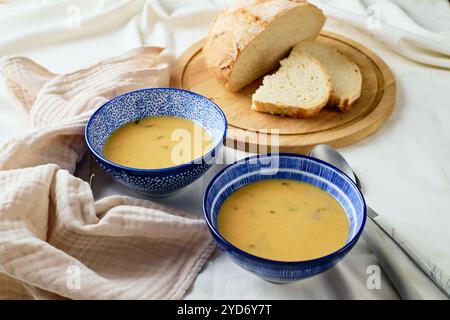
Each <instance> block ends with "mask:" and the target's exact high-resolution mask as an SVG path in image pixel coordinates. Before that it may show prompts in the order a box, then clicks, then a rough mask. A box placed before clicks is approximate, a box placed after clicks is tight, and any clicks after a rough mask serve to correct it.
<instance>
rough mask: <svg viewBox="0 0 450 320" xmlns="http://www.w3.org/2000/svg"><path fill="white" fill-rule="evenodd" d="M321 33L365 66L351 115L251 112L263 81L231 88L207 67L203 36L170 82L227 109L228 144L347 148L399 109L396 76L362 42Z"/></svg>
mask: <svg viewBox="0 0 450 320" xmlns="http://www.w3.org/2000/svg"><path fill="white" fill-rule="evenodd" d="M319 37H320V41H323V42H326V43H328V44H330V45H332V46H334V47H335V48H337V49H338V50H339V51H341V52H342V53H344V54H345V55H346V56H347V57H348V58H350V59H351V60H352V61H354V62H355V63H357V64H358V66H359V68H360V69H361V73H362V77H363V84H362V93H361V97H360V98H359V99H358V101H356V102H355V103H354V105H353V107H352V109H351V110H350V111H348V112H346V113H341V112H339V111H338V110H337V109H331V108H325V109H323V110H322V111H321V112H320V114H319V115H318V116H316V117H314V118H309V119H292V118H288V117H282V116H276V115H270V114H266V113H260V112H256V111H253V110H251V109H250V106H251V96H252V94H253V93H254V92H255V90H256V89H257V88H258V86H259V85H260V84H261V79H260V80H257V81H255V82H254V83H252V84H251V85H249V86H248V87H246V88H244V89H242V90H241V91H240V92H237V93H236V92H231V91H228V90H227V89H225V87H224V86H223V85H222V84H220V83H219V82H217V81H216V79H215V78H214V77H212V76H211V75H210V74H209V73H208V71H207V69H206V66H205V62H204V59H203V54H202V50H201V49H202V46H203V40H202V41H200V42H198V43H196V44H194V45H193V46H192V47H191V48H189V49H188V50H187V51H186V52H185V53H184V54H183V55H182V56H181V57H180V58H179V59H178V61H177V62H176V63H175V66H174V68H173V69H172V74H171V79H170V86H171V87H176V88H181V89H185V90H190V91H194V92H197V93H199V94H201V95H204V96H205V97H207V98H209V99H211V100H213V101H214V102H215V103H217V105H219V106H220V107H221V108H222V110H223V111H224V112H225V114H226V117H227V120H228V135H227V141H226V144H227V146H230V147H234V148H237V149H240V150H244V151H249V152H255V153H256V152H259V153H265V152H278V151H280V152H297V153H307V152H309V150H310V149H311V148H312V147H314V146H315V145H316V144H320V143H326V144H329V145H331V146H333V147H342V146H345V145H348V144H351V143H353V142H355V141H358V140H360V139H362V138H364V137H367V136H368V135H369V134H371V133H373V132H374V131H375V130H377V129H378V128H379V127H380V126H381V125H382V124H383V122H384V121H385V120H386V119H387V117H388V116H389V114H390V113H391V111H392V109H393V108H394V103H395V96H396V84H395V79H394V76H393V75H392V72H391V70H390V69H389V68H388V66H387V65H386V64H385V63H384V62H383V61H382V60H381V59H380V58H379V57H378V56H377V55H376V54H375V53H373V52H372V51H370V50H369V49H367V48H366V47H364V46H362V45H361V44H359V43H357V42H354V41H352V40H350V39H347V38H344V37H342V36H340V35H337V34H334V33H330V32H322V33H321V35H320V36H319Z"/></svg>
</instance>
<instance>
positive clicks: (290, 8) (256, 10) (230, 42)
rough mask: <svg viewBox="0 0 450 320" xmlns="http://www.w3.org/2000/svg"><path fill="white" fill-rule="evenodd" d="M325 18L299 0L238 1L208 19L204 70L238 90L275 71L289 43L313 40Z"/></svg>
mask: <svg viewBox="0 0 450 320" xmlns="http://www.w3.org/2000/svg"><path fill="white" fill-rule="evenodd" d="M324 23H325V16H324V15H323V13H322V11H321V10H320V9H318V8H317V7H315V6H313V5H311V4H309V3H308V2H307V1H304V0H241V1H239V2H238V3H237V5H234V6H233V7H231V8H229V9H228V10H226V11H224V12H223V13H222V14H220V15H219V16H218V17H217V18H216V19H215V20H214V21H213V22H212V24H211V26H210V28H209V32H208V36H207V38H206V42H205V44H204V47H203V56H204V58H205V63H206V66H207V68H208V70H209V71H210V72H211V73H212V74H213V75H214V76H215V78H216V79H217V80H218V81H219V82H221V83H223V84H224V85H225V87H226V88H228V89H229V90H231V91H239V90H241V89H242V88H243V87H245V86H247V85H249V84H250V83H252V82H253V81H255V80H256V79H258V78H260V77H262V76H264V75H266V74H268V73H270V72H272V71H274V70H276V69H277V68H278V67H279V61H280V60H281V59H283V58H285V57H286V56H287V55H288V54H289V52H290V51H291V50H292V48H293V46H294V45H295V44H297V43H299V42H301V41H305V40H313V39H315V38H316V36H317V35H318V34H319V32H320V30H321V29H322V26H323V24H324Z"/></svg>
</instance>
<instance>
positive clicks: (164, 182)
mask: <svg viewBox="0 0 450 320" xmlns="http://www.w3.org/2000/svg"><path fill="white" fill-rule="evenodd" d="M149 116H177V117H181V118H186V119H189V120H192V121H195V122H196V123H198V124H200V125H201V126H202V127H203V128H205V129H206V130H207V131H208V133H209V134H210V135H211V137H212V140H213V144H214V147H213V149H212V150H211V151H209V152H208V153H206V154H204V155H203V156H202V157H201V158H199V159H195V160H194V161H191V162H188V163H185V164H181V165H178V166H173V167H169V168H163V169H136V168H130V167H125V166H121V165H118V164H115V163H113V162H111V161H109V160H107V159H105V158H104V157H103V147H104V146H105V143H106V141H107V140H108V138H109V136H110V135H111V134H112V133H113V132H114V131H115V130H117V129H118V128H119V127H121V126H123V125H124V124H126V123H128V122H131V121H136V120H139V119H142V118H145V117H149ZM226 131H227V120H226V118H225V115H224V113H223V112H222V110H221V109H220V108H219V107H218V106H217V105H216V104H215V103H213V102H212V101H211V100H209V99H207V98H205V97H203V96H201V95H199V94H196V93H193V92H190V91H185V90H180V89H174V88H150V89H143V90H137V91H132V92H128V93H125V94H123V95H121V96H118V97H116V98H114V99H112V100H110V101H108V102H107V103H105V104H104V105H103V106H101V107H100V108H99V109H98V110H97V111H95V113H94V114H93V115H92V116H91V118H90V119H89V122H88V124H87V125H86V132H85V135H86V143H87V146H88V148H89V150H90V151H91V153H92V155H93V156H94V158H95V160H96V161H97V162H98V164H99V165H100V167H102V168H103V169H104V170H105V171H106V172H107V173H108V174H109V175H110V176H112V177H113V178H114V179H115V180H116V181H118V182H120V183H122V184H124V185H126V186H128V187H130V188H132V189H135V190H137V191H140V192H144V193H148V194H153V195H167V194H170V193H173V192H175V191H177V190H179V189H181V188H183V187H185V186H187V185H188V184H190V183H192V182H194V181H195V180H196V179H198V178H199V177H200V176H201V175H203V174H204V173H205V172H206V171H207V170H208V169H209V168H210V167H211V165H212V163H213V162H214V157H215V155H216V154H217V151H218V149H219V148H220V147H221V146H222V145H223V142H224V139H225V137H226Z"/></svg>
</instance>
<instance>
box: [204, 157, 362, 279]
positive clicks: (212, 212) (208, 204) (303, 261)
mask: <svg viewBox="0 0 450 320" xmlns="http://www.w3.org/2000/svg"><path fill="white" fill-rule="evenodd" d="M203 210H204V215H205V219H206V222H207V225H208V227H209V230H210V232H211V234H212V236H213V238H214V239H215V240H216V242H217V244H218V246H219V247H220V248H221V249H222V250H223V251H224V252H225V253H226V254H228V255H229V256H230V257H231V259H232V260H233V261H234V262H236V263H237V264H238V265H240V266H241V267H243V268H244V269H246V270H248V271H250V272H253V273H254V274H256V275H258V276H259V277H261V278H263V279H265V280H268V281H272V282H277V283H287V282H292V281H296V280H300V279H303V278H307V277H311V276H313V275H315V274H318V273H320V272H323V271H325V270H327V269H329V268H331V267H332V266H334V265H335V264H336V263H337V262H338V261H339V260H341V259H342V258H343V257H344V256H345V255H346V254H347V253H348V252H349V251H350V250H351V248H352V247H353V246H354V245H355V244H356V242H357V241H358V239H359V237H360V235H361V232H362V230H363V227H364V224H365V220H366V206H365V202H364V198H363V196H362V194H361V192H360V191H359V189H358V188H357V187H356V185H355V184H354V183H353V181H352V180H351V179H350V178H349V177H347V176H346V175H345V174H344V173H343V172H341V171H340V170H339V169H337V168H335V167H333V166H332V165H330V164H328V163H325V162H323V161H321V160H318V159H315V158H311V157H307V156H301V155H296V154H287V153H282V154H268V155H258V156H254V157H250V158H246V159H243V160H241V161H238V162H236V163H234V164H232V165H230V166H228V167H226V168H225V169H224V170H222V171H221V172H219V173H218V174H217V175H216V176H215V177H214V178H213V180H212V181H211V182H210V184H209V185H208V187H207V189H206V192H205V196H204V200H203Z"/></svg>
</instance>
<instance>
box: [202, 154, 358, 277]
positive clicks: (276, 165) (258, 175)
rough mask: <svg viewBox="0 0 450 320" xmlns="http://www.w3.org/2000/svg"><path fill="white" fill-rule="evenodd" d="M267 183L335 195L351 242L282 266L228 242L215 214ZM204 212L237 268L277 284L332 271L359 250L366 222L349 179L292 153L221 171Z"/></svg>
mask: <svg viewBox="0 0 450 320" xmlns="http://www.w3.org/2000/svg"><path fill="white" fill-rule="evenodd" d="M264 179H293V180H298V181H302V182H307V183H310V184H312V185H315V186H317V187H319V188H321V189H323V190H325V191H326V192H328V193H329V194H330V195H332V196H333V197H334V198H335V199H336V200H337V201H338V202H339V203H340V204H341V205H342V207H343V208H344V210H345V212H346V214H347V216H348V219H349V223H350V235H349V238H348V240H347V243H346V244H345V245H344V246H343V247H342V248H341V249H339V250H338V251H336V252H333V253H331V254H329V255H327V256H324V257H321V258H317V259H313V260H307V261H293V262H283V261H275V260H269V259H264V258H260V257H257V256H254V255H252V254H249V253H247V252H244V251H242V250H240V249H238V248H236V247H235V246H233V245H232V244H231V243H229V242H228V241H227V240H225V239H224V238H223V237H222V236H221V235H220V233H219V232H218V230H217V215H218V212H219V208H220V206H221V205H222V203H223V201H224V200H225V199H226V198H227V197H228V196H229V195H230V194H231V193H232V192H233V191H235V190H236V189H238V188H240V187H242V186H244V185H247V184H249V183H252V182H255V181H260V180H264ZM203 211H204V215H205V219H206V222H207V225H208V227H209V230H210V232H211V234H212V236H213V238H214V239H215V240H216V242H217V244H218V245H219V247H220V248H221V249H222V250H223V251H224V252H225V253H226V254H228V255H229V256H230V257H231V259H232V260H233V261H234V262H235V263H237V264H238V265H240V266H241V267H242V268H244V269H246V270H248V271H250V272H253V273H254V274H256V275H258V276H259V277H261V278H263V279H265V280H268V281H271V282H277V283H288V282H292V281H296V280H300V279H304V278H308V277H311V276H313V275H316V274H318V273H321V272H323V271H325V270H327V269H329V268H331V267H332V266H334V265H335V264H336V263H337V262H338V261H339V260H341V259H342V258H343V257H344V256H345V255H346V254H347V253H348V252H349V251H350V250H351V249H352V247H353V246H354V245H355V243H356V242H357V240H358V239H359V237H360V235H361V232H362V230H363V228H364V224H365V221H366V205H365V202H364V198H363V196H362V194H361V192H360V191H359V189H358V188H357V187H356V185H355V184H354V183H353V181H352V180H350V178H349V177H347V176H346V175H345V174H344V173H343V172H342V171H340V170H339V169H337V168H335V167H333V166H332V165H330V164H328V163H326V162H323V161H321V160H318V159H315V158H311V157H307V156H301V155H296V154H288V153H280V154H272V155H270V154H268V155H259V156H254V157H250V158H246V159H243V160H241V161H238V162H236V163H234V164H232V165H230V166H228V167H226V168H225V169H223V170H222V171H221V172H219V173H218V174H217V175H216V176H215V177H214V178H213V180H212V181H211V182H210V184H209V185H208V187H207V189H206V191H205V196H204V199H203ZM317 241H320V240H319V239H318V240H317ZM286 245H287V246H288V245H289V243H286Z"/></svg>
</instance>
